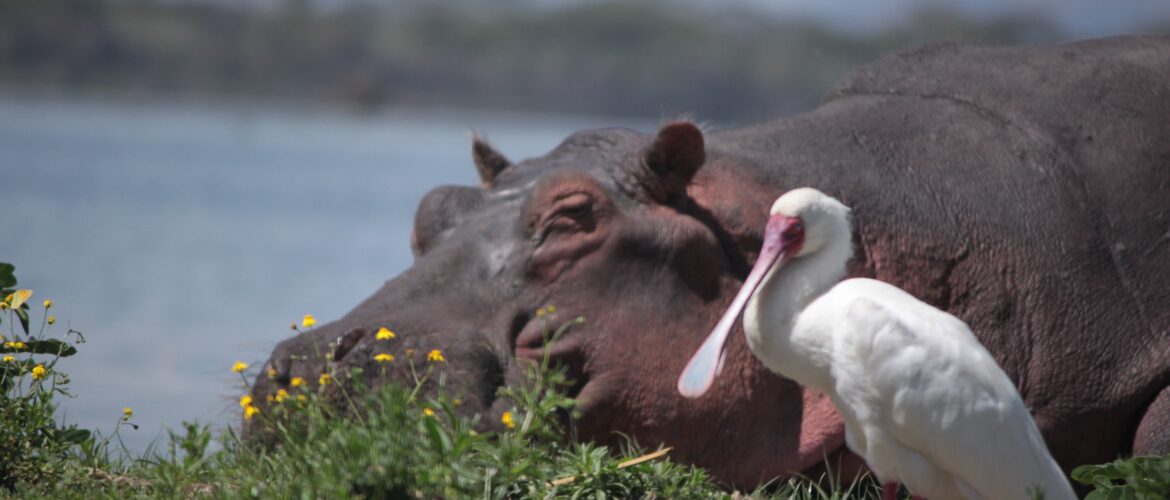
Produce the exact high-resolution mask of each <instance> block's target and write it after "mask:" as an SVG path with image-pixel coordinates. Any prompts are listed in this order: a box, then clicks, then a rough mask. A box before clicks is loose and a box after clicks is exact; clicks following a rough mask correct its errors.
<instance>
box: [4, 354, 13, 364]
mask: <svg viewBox="0 0 1170 500" xmlns="http://www.w3.org/2000/svg"><path fill="white" fill-rule="evenodd" d="M4 362H5V363H15V362H16V358H14V357H12V355H11V354H9V355H8V356H4Z"/></svg>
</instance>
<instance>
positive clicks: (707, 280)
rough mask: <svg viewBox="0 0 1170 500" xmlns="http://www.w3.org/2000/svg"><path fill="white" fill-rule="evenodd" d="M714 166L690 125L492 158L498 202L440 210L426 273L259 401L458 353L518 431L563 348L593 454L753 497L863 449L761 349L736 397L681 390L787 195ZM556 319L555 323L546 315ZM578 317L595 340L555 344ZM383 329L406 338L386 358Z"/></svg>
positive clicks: (331, 331) (472, 197)
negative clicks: (533, 376) (541, 376)
mask: <svg viewBox="0 0 1170 500" xmlns="http://www.w3.org/2000/svg"><path fill="white" fill-rule="evenodd" d="M708 156H709V155H708V152H707V146H705V145H704V136H703V134H702V133H701V132H700V131H699V129H698V128H696V127H695V126H694V125H692V124H690V123H685V122H679V123H672V124H668V125H666V126H664V127H663V128H662V129H661V130H659V132H658V133H657V134H656V135H649V134H642V133H638V132H634V131H631V130H625V129H605V130H598V131H587V132H581V133H577V134H574V135H572V136H570V137H569V138H568V139H567V140H565V141H564V142H563V143H562V144H561V145H559V146H558V147H557V148H555V149H554V150H553V151H552V152H551V153H549V154H547V155H545V156H543V157H539V158H535V159H530V160H527V161H523V162H520V163H516V164H512V163H510V162H509V161H508V160H507V159H505V157H504V156H503V155H501V154H499V153H497V152H495V151H494V150H492V148H491V147H490V146H488V145H487V144H486V143H484V142H481V141H479V140H478V139H477V140H475V142H474V147H473V157H474V159H475V164H476V167H477V168H478V169H479V172H480V177H481V179H482V185H481V186H478V187H452V186H447V187H439V188H437V189H435V190H433V191H431V192H430V193H429V194H427V195H426V196H425V197H424V198H423V200H422V202H421V204H420V206H419V209H418V213H417V214H416V216H415V227H414V231H413V234H412V237H411V246H412V248H413V250H414V255H415V261H414V264H413V265H412V267H411V268H410V269H408V270H407V271H405V272H403V273H402V274H401V275H399V276H397V277H395V278H394V279H392V280H390V281H388V282H386V284H385V285H384V286H382V288H381V289H379V290H378V291H377V292H376V293H374V294H373V296H371V297H370V298H368V299H366V300H365V302H363V303H362V304H360V305H358V306H357V307H356V308H355V309H354V310H353V311H351V312H349V313H348V314H346V315H345V316H344V317H343V318H341V319H339V320H337V321H335V322H333V323H330V324H327V325H324V326H322V327H320V328H317V329H315V330H313V331H310V332H308V333H305V334H302V335H298V336H296V337H294V338H292V339H289V340H286V341H284V342H282V343H281V344H279V345H278V346H277V348H276V349H275V351H274V353H273V354H272V357H271V359H270V361H269V362H268V364H267V365H266V368H265V370H264V371H263V372H262V373H261V375H260V376H259V377H258V378H257V381H256V383H255V384H254V395H255V399H256V400H257V401H264V399H265V396H267V395H270V394H273V393H274V392H275V391H276V390H278V389H279V388H281V387H285V386H287V384H289V382H290V380H291V378H292V377H303V378H304V379H305V380H309V381H315V380H316V379H317V374H319V373H321V370H322V367H323V366H324V358H325V356H327V355H330V356H332V358H333V359H334V362H335V363H336V364H337V366H338V367H339V368H340V369H342V370H345V369H346V368H352V367H360V368H362V369H363V373H364V374H365V376H366V377H368V378H369V381H370V382H372V383H373V384H378V383H381V382H384V381H386V380H393V379H395V378H405V376H406V375H405V374H406V373H408V372H407V371H405V366H406V363H401V362H394V363H388V364H386V365H384V366H382V365H377V364H376V362H375V361H374V360H373V357H374V356H375V355H377V354H379V353H383V352H387V353H390V354H393V355H395V357H396V358H397V359H398V360H403V359H405V357H406V356H407V355H408V354H407V350H411V352H417V353H426V352H428V351H429V350H431V349H440V350H442V352H443V353H444V356H445V357H446V360H447V363H446V365H445V367H444V369H445V370H446V373H447V381H448V384H449V385H452V384H453V385H457V386H459V387H460V389H457V390H461V391H463V392H462V394H463V397H462V399H463V401H464V404H463V405H462V406H461V408H462V409H463V411H466V412H467V413H469V414H471V413H482V414H484V415H485V416H486V417H487V418H484V419H483V420H482V421H483V422H498V421H499V416H500V414H501V413H502V412H503V411H504V410H505V409H507V406H508V405H509V402H508V401H503V400H497V398H496V390H497V389H498V388H499V387H500V386H502V385H506V384H518V383H520V382H521V381H522V380H523V368H524V366H523V365H524V362H525V360H532V359H536V358H537V357H539V356H541V355H542V354H543V352H544V351H545V349H547V350H548V351H549V352H550V353H551V357H552V359H553V360H554V361H556V362H558V363H560V364H562V365H564V366H566V367H567V369H568V372H569V375H570V377H572V378H573V379H574V381H575V382H574V385H573V387H572V389H571V393H570V395H571V396H574V397H576V398H577V400H578V403H579V406H578V408H579V410H580V416H579V418H578V419H577V420H575V422H574V426H575V430H576V434H577V436H578V437H579V438H581V439H588V440H593V441H596V442H600V443H602V444H610V445H614V444H620V443H622V442H623V441H624V439H626V437H627V436H628V437H632V438H633V439H635V440H636V441H637V442H638V443H639V444H641V445H643V446H648V447H654V446H658V445H659V444H665V445H668V446H672V447H674V451H672V453H671V455H672V457H673V458H674V459H675V460H677V461H681V462H688V463H693V464H696V465H699V466H702V467H705V468H707V469H708V470H710V471H712V473H713V474H714V475H715V477H716V478H717V479H720V480H722V481H726V482H729V483H734V484H739V485H754V484H757V483H759V482H760V481H765V480H768V479H771V478H773V477H776V476H779V475H783V474H786V473H791V472H799V471H807V470H808V469H809V468H812V467H816V466H818V465H819V464H821V463H823V461H824V459H825V457H826V455H828V454H832V453H835V452H837V451H839V450H840V449H841V447H842V444H843V431H842V426H841V422H840V419H839V417H838V416H837V414H836V413H835V412H834V411H833V409H832V405H831V403H830V402H829V401H828V400H827V399H826V398H825V397H823V396H822V395H820V394H817V393H812V392H806V391H804V390H802V389H801V388H799V387H798V386H796V385H795V384H794V383H792V382H790V381H786V380H784V379H781V378H779V377H778V376H775V375H773V374H771V373H770V372H768V371H767V370H766V369H765V368H764V367H763V366H762V365H760V364H759V362H758V361H756V360H755V359H754V358H753V357H752V356H751V355H750V353H749V352H748V350H747V347H746V345H745V342H744V340H743V336H742V335H735V339H734V341H733V342H732V343H731V345H730V346H729V348H728V357H727V360H726V363H725V364H724V368H723V374H724V375H723V376H722V377H720V378H719V379H718V380H717V381H716V384H717V385H720V386H721V387H719V389H720V390H717V391H712V392H710V393H709V395H708V396H705V397H702V398H698V399H694V400H691V399H686V398H683V397H682V396H680V395H679V394H678V393H677V392H676V391H675V381H676V379H677V378H678V375H679V373H680V372H681V370H682V369H683V366H684V365H685V363H686V361H687V359H688V358H689V356H690V355H691V354H692V353H693V352H694V350H695V348H696V347H697V346H698V345H699V344H700V343H701V342H702V340H703V338H704V336H705V335H706V333H707V332H708V331H709V329H710V328H711V326H712V325H714V324H715V323H716V322H717V321H718V319H719V317H720V315H721V314H722V312H723V310H724V309H725V307H726V306H727V304H728V303H729V302H730V301H731V299H732V297H733V296H734V295H735V293H736V291H737V290H738V288H739V286H740V284H741V283H742V281H743V278H744V276H745V275H746V274H747V269H748V265H749V264H750V261H751V260H752V254H751V253H750V252H752V251H754V250H755V249H756V248H758V234H755V233H756V230H749V229H746V228H750V227H753V226H754V227H762V226H763V223H762V221H763V220H764V216H765V212H766V209H767V203H766V202H763V203H756V201H757V200H767V199H769V198H768V197H769V196H771V197H774V196H775V193H772V192H769V193H759V194H758V196H756V195H752V196H748V191H749V190H750V184H751V183H750V182H742V181H741V182H739V183H738V185H740V186H745V187H744V189H743V190H742V191H741V192H738V193H737V192H735V189H734V188H735V186H734V185H733V184H735V183H731V184H729V183H727V182H725V180H721V179H723V177H721V175H722V174H719V173H718V169H717V168H716V169H713V168H712V167H710V166H708V167H707V168H705V169H702V170H701V169H700V167H702V166H704V164H705V163H710V162H708ZM729 187H730V191H729ZM713 193H718V195H716V194H713ZM755 219H758V220H759V224H748V223H745V222H744V221H745V220H746V221H749V222H752V221H755ZM753 235H754V236H753ZM547 305H555V312H554V313H551V314H544V311H541V313H542V314H540V315H538V314H536V312H537V311H538V310H541V309H542V308H544V307H545V306H547ZM576 317H583V318H584V319H585V322H584V324H581V325H577V326H574V327H572V328H570V329H569V330H568V331H567V333H565V334H564V335H563V336H561V337H559V338H557V339H556V340H555V341H554V342H553V343H552V345H547V346H546V345H544V343H545V342H546V335H545V333H546V328H547V325H553V326H555V325H559V324H561V323H563V322H565V321H568V320H570V319H572V318H576ZM381 327H387V328H389V329H391V330H392V331H394V332H395V333H396V334H397V337H396V338H395V339H394V340H393V341H385V340H377V339H376V338H375V332H376V331H377V330H378V329H379V328H381ZM737 328H738V327H737ZM415 356H418V354H416V355H415ZM386 367H389V368H388V369H387V368H386ZM269 368H270V369H271V370H269ZM265 373H268V374H270V375H271V376H268V375H266V374H265ZM744 463H749V464H758V467H751V468H745V467H743V466H742V465H739V464H744Z"/></svg>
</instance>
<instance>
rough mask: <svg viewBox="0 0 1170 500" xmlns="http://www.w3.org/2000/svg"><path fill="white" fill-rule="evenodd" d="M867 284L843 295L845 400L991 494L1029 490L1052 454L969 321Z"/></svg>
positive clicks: (867, 421)
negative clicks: (970, 326)
mask: <svg viewBox="0 0 1170 500" xmlns="http://www.w3.org/2000/svg"><path fill="white" fill-rule="evenodd" d="M850 281H857V280H850ZM866 281H869V280H866ZM873 283H880V282H873ZM863 285H864V286H859V287H855V288H860V289H863V290H861V291H863V292H865V293H856V292H858V290H852V291H851V292H852V293H842V295H843V297H842V298H841V299H839V300H840V301H841V302H844V303H845V306H844V309H843V311H845V314H839V315H838V316H837V318H839V319H838V320H837V321H838V324H837V327H836V328H835V330H836V332H837V333H836V336H835V344H834V350H833V354H832V355H833V371H834V383H835V384H836V386H837V392H838V394H839V397H840V398H841V400H842V403H843V404H846V405H849V406H850V407H851V408H852V413H853V414H854V417H855V418H856V419H858V420H859V421H860V422H861V424H862V425H868V426H874V427H875V428H880V429H882V431H884V432H885V433H887V434H888V435H889V436H890V437H892V438H893V439H895V440H896V441H897V442H898V443H899V444H900V445H901V446H904V447H906V448H909V449H911V450H914V451H915V452H916V453H918V454H920V455H922V456H924V457H926V458H927V460H929V461H930V462H931V463H932V464H934V465H935V466H937V467H939V468H941V469H944V470H946V471H948V472H949V473H950V474H952V475H954V476H956V477H957V478H960V479H962V480H963V481H965V482H966V483H967V484H969V485H971V486H973V487H974V488H976V489H977V490H980V491H981V492H983V491H984V490H986V491H987V492H985V493H984V495H985V496H989V497H991V498H1012V497H1023V496H1024V492H1023V491H1022V490H1023V489H1024V488H1026V487H1027V486H1028V485H1031V484H1037V483H1039V482H1040V481H1042V480H1043V479H1044V477H1046V476H1047V475H1048V473H1049V472H1050V465H1051V459H1050V458H1049V457H1048V452H1047V449H1046V448H1045V447H1044V444H1043V439H1042V438H1041V437H1040V434H1039V431H1038V430H1037V429H1036V426H1035V423H1033V421H1032V417H1031V414H1030V413H1029V412H1028V410H1027V408H1026V407H1025V406H1024V404H1023V401H1022V400H1021V399H1020V396H1019V394H1018V392H1017V391H1016V388H1015V385H1014V384H1013V383H1012V381H1011V380H1010V379H1009V378H1008V377H1007V375H1006V374H1005V373H1004V372H1003V370H1002V369H1000V367H999V365H998V364H996V362H995V360H994V358H992V356H991V354H990V353H988V352H987V349H985V348H984V347H983V346H982V345H981V344H980V343H979V341H978V339H976V338H975V336H974V335H973V334H972V333H971V331H970V329H969V328H967V325H966V324H964V323H963V322H962V321H959V320H958V319H957V318H955V317H954V316H951V315H949V314H946V313H944V312H942V311H939V310H937V309H935V308H933V307H931V306H929V305H927V304H925V303H923V302H921V301H918V300H917V299H915V298H913V297H912V296H910V295H909V294H906V293H905V292H903V291H901V290H899V289H897V288H895V287H892V286H889V285H885V284H884V283H882V284H881V286H876V287H875V286H872V284H869V283H867V284H863ZM833 291H834V292H835V291H836V288H835V289H834V290H833ZM847 292H850V290H847ZM838 305H839V306H840V305H841V304H838ZM1016 489H1020V490H1021V491H1019V492H1018V493H1017V492H1015V490H1016ZM1050 497H1053V495H1050Z"/></svg>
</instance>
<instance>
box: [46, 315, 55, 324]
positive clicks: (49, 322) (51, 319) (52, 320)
mask: <svg viewBox="0 0 1170 500" xmlns="http://www.w3.org/2000/svg"><path fill="white" fill-rule="evenodd" d="M45 322H46V323H48V324H50V325H51V324H53V323H56V322H57V317H56V316H53V315H52V314H50V315H49V317H48V318H45Z"/></svg>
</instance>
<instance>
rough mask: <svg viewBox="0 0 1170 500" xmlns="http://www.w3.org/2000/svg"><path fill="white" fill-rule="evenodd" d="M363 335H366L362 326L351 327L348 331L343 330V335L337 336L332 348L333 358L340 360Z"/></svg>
mask: <svg viewBox="0 0 1170 500" xmlns="http://www.w3.org/2000/svg"><path fill="white" fill-rule="evenodd" d="M364 336H366V330H365V329H364V328H352V329H350V330H349V331H348V332H345V334H344V335H341V336H340V337H337V342H336V346H335V347H334V348H333V359H334V360H340V359H341V358H344V357H345V355H346V354H349V351H351V350H353V348H354V346H356V345H357V343H358V341H360V340H361V339H362V337H364Z"/></svg>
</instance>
